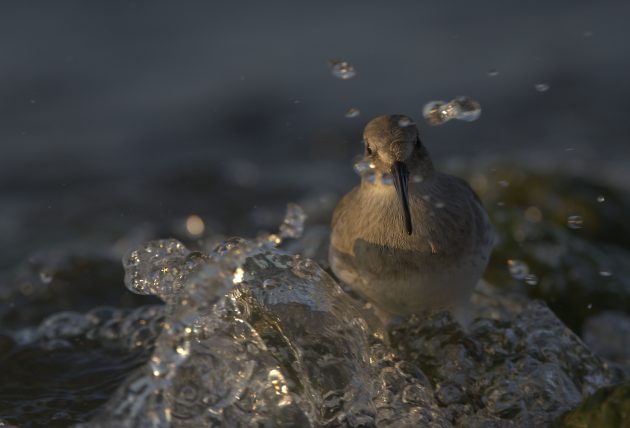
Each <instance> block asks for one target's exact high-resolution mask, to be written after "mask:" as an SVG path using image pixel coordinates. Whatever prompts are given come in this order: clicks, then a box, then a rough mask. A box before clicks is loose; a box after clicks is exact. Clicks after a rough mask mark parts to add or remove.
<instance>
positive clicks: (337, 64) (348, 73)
mask: <svg viewBox="0 0 630 428" xmlns="http://www.w3.org/2000/svg"><path fill="white" fill-rule="evenodd" d="M328 68H330V71H331V73H332V74H333V76H335V77H337V78H338V79H342V80H348V79H352V78H353V77H354V76H356V74H357V72H356V70H355V69H354V67H353V66H352V64H350V63H349V62H347V61H344V60H341V59H332V60H330V61H328Z"/></svg>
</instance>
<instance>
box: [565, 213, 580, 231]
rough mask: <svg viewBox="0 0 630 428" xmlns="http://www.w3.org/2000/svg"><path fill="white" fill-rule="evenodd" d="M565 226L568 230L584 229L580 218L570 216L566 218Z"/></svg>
mask: <svg viewBox="0 0 630 428" xmlns="http://www.w3.org/2000/svg"><path fill="white" fill-rule="evenodd" d="M567 226H568V227H569V229H582V228H583V227H584V221H583V220H582V216H579V215H570V216H569V217H568V218H567Z"/></svg>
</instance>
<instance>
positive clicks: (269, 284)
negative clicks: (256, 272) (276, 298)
mask: <svg viewBox="0 0 630 428" xmlns="http://www.w3.org/2000/svg"><path fill="white" fill-rule="evenodd" d="M279 285H280V283H279V282H278V281H276V280H275V279H271V278H267V279H265V280H264V281H263V283H262V288H264V289H265V290H273V289H274V288H276V287H278V286H279Z"/></svg>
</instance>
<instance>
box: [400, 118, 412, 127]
mask: <svg viewBox="0 0 630 428" xmlns="http://www.w3.org/2000/svg"><path fill="white" fill-rule="evenodd" d="M415 124H416V123H415V122H414V121H413V120H412V119H411V118H409V117H403V118H402V119H400V120H399V121H398V126H400V127H401V128H406V127H408V126H410V125H415Z"/></svg>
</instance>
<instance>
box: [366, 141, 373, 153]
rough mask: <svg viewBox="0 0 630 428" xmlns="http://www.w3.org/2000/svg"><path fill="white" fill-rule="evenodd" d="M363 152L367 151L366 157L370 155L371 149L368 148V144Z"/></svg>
mask: <svg viewBox="0 0 630 428" xmlns="http://www.w3.org/2000/svg"><path fill="white" fill-rule="evenodd" d="M365 150H366V151H367V154H368V155H371V154H372V148H371V147H370V146H369V144H368V145H367V146H365Z"/></svg>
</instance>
